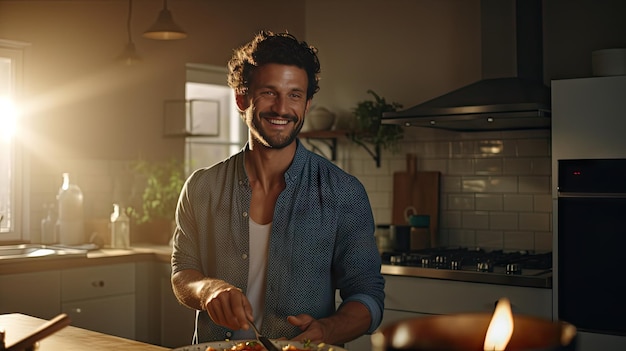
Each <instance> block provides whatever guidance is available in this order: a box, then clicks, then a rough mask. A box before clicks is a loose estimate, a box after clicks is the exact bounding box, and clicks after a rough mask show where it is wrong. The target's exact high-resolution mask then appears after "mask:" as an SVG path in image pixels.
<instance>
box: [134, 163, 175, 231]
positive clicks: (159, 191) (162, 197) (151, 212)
mask: <svg viewBox="0 0 626 351" xmlns="http://www.w3.org/2000/svg"><path fill="white" fill-rule="evenodd" d="M133 171H134V172H135V174H136V175H138V176H139V177H140V178H141V180H142V181H143V182H145V183H144V187H143V192H142V195H141V206H140V208H139V209H134V208H130V210H129V211H128V212H130V215H131V216H132V218H133V219H135V220H136V223H137V224H142V223H147V222H151V221H155V220H169V221H173V220H174V217H175V212H176V204H177V203H178V197H179V195H180V190H181V189H182V187H183V184H184V183H185V179H186V177H185V167H184V163H183V162H181V161H177V160H170V161H163V162H150V161H145V160H140V161H138V162H137V163H136V164H135V165H134V166H133Z"/></svg>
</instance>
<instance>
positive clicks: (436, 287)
mask: <svg viewBox="0 0 626 351" xmlns="http://www.w3.org/2000/svg"><path fill="white" fill-rule="evenodd" d="M385 281H386V283H385V293H386V294H387V295H386V297H385V309H386V310H387V309H390V310H396V311H407V312H417V313H424V314H453V313H468V312H493V309H494V307H495V303H496V302H497V301H498V299H500V298H501V297H507V298H508V299H509V300H510V301H511V308H512V310H513V313H514V314H524V315H531V316H537V317H542V318H547V319H552V289H545V288H529V287H521V286H510V285H495V284H482V283H471V282H461V281H453V280H442V279H428V278H416V277H404V276H391V275H385Z"/></svg>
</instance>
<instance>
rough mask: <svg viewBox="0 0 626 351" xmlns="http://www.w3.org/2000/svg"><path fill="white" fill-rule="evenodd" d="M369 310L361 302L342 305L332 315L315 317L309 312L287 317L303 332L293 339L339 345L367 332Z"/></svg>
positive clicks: (369, 319)
mask: <svg viewBox="0 0 626 351" xmlns="http://www.w3.org/2000/svg"><path fill="white" fill-rule="evenodd" d="M371 320H372V319H371V316H370V314H369V310H368V309H367V308H366V307H365V305H363V304H362V303H360V302H356V301H350V302H346V303H345V304H343V305H341V307H340V308H339V310H337V312H335V313H334V314H333V315H332V316H329V317H326V318H320V319H315V318H313V317H312V316H310V315H308V314H299V315H297V316H289V317H287V321H288V322H289V323H291V325H294V326H296V327H298V328H300V330H302V333H301V334H300V335H298V336H296V337H295V338H293V340H295V341H304V340H311V341H312V342H314V343H321V342H323V343H326V344H330V345H339V344H343V343H346V342H348V341H351V340H354V339H356V338H358V337H359V336H361V335H363V334H365V333H366V332H367V329H368V328H369V325H370V323H371Z"/></svg>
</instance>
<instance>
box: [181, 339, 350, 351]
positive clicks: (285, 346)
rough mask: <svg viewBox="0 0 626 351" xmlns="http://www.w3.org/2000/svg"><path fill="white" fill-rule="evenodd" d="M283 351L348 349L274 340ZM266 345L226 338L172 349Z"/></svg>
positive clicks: (230, 350) (257, 349)
mask: <svg viewBox="0 0 626 351" xmlns="http://www.w3.org/2000/svg"><path fill="white" fill-rule="evenodd" d="M272 342H273V343H274V344H275V345H276V346H278V347H279V348H280V349H281V350H282V351H347V350H346V349H344V348H342V347H339V346H333V345H328V344H324V343H320V344H315V343H311V342H299V341H291V340H272ZM265 350H266V349H265V347H264V346H263V345H262V344H261V343H260V342H258V341H256V340H231V341H228V340H225V341H214V342H205V343H200V344H196V345H189V346H183V347H179V348H176V349H173V350H172V351H265Z"/></svg>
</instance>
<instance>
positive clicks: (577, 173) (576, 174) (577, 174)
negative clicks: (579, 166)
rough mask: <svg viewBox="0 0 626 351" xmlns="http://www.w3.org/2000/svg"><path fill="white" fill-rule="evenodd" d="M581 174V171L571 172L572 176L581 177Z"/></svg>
mask: <svg viewBox="0 0 626 351" xmlns="http://www.w3.org/2000/svg"><path fill="white" fill-rule="evenodd" d="M582 173H583V172H581V171H573V172H572V175H575V176H579V175H581V174H582Z"/></svg>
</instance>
